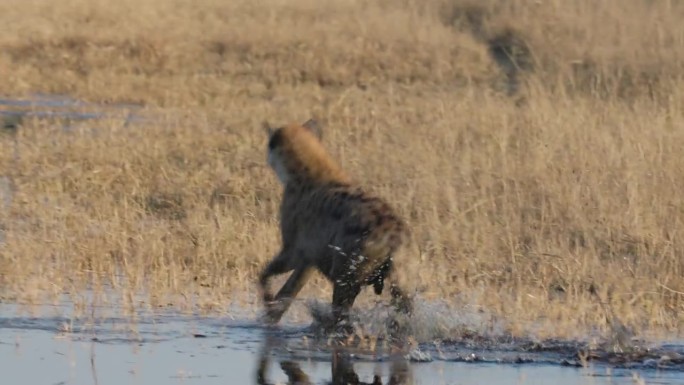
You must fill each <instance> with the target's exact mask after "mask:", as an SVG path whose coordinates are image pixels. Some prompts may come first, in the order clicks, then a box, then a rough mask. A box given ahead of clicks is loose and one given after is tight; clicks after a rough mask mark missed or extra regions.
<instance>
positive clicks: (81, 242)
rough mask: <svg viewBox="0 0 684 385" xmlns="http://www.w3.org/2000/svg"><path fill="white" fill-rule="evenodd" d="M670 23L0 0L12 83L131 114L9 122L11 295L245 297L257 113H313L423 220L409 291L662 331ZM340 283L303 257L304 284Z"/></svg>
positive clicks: (441, 9) (674, 47) (671, 183)
mask: <svg viewBox="0 0 684 385" xmlns="http://www.w3.org/2000/svg"><path fill="white" fill-rule="evenodd" d="M683 19H684V3H680V2H676V1H666V0H662V1H647V0H608V1H601V2H597V1H592V0H572V1H556V0H544V1H531V0H511V1H504V0H484V1H465V0H464V1H461V0H425V1H410V0H395V1H391V0H372V1H371V0H327V1H316V0H291V1H284V0H264V1H259V2H255V1H248V0H234V1H219V0H199V1H192V2H191V1H180V0H165V1H163V0H136V1H132V0H121V1H118V2H112V1H104V0H64V1H60V2H55V1H49V0H25V1H22V2H16V1H9V0H0V25H2V30H3V33H2V34H0V95H2V96H3V98H8V99H18V100H19V99H28V98H31V97H32V96H33V95H36V94H59V95H68V96H69V97H72V98H75V99H78V100H82V101H87V102H90V103H97V104H98V105H101V106H103V107H102V108H104V109H106V108H110V107H111V108H114V107H116V108H118V109H119V110H120V109H127V110H130V111H133V112H134V113H135V114H136V116H139V117H140V118H139V119H138V120H137V121H136V123H135V124H129V123H130V122H129V119H128V118H127V115H125V114H122V115H121V116H116V115H112V116H109V117H108V118H107V119H103V120H100V121H98V122H97V124H96V126H97V127H96V128H95V127H94V124H93V122H92V121H88V122H85V121H84V122H72V123H70V129H69V130H65V129H63V127H64V124H63V122H60V121H55V120H54V119H52V120H50V119H38V118H30V117H26V118H23V119H14V118H12V119H10V118H5V119H6V121H5V122H4V123H3V125H2V131H0V176H2V179H0V182H2V183H0V187H2V191H4V197H3V199H0V231H1V232H2V235H3V242H2V243H0V301H4V302H18V303H21V304H24V305H27V308H30V305H39V304H45V303H52V302H56V301H61V300H62V299H63V298H64V297H66V298H69V299H70V300H71V301H73V303H74V304H75V305H76V310H77V311H80V312H83V313H87V311H88V310H87V309H88V308H89V307H90V306H95V305H107V304H111V303H117V304H122V305H123V306H124V308H125V309H127V310H129V311H130V312H131V314H133V312H134V311H135V310H136V309H139V308H149V309H156V308H172V309H177V310H180V311H188V312H196V311H201V312H203V313H206V314H230V311H231V310H230V309H231V306H232V305H236V306H239V307H241V308H243V309H250V310H251V311H253V313H254V314H258V313H259V312H260V306H261V305H260V302H259V301H258V296H257V295H256V290H257V286H256V277H257V274H258V273H259V270H260V269H261V268H262V267H263V266H264V264H265V263H267V261H269V260H270V259H271V258H272V257H273V255H274V254H275V253H277V252H278V250H279V247H280V238H279V232H278V205H279V199H280V194H281V186H280V185H279V183H278V181H277V178H276V177H275V175H274V174H273V172H272V171H271V170H270V169H269V168H268V166H267V164H266V140H267V138H266V134H265V133H264V132H263V130H262V129H261V122H262V121H264V120H267V121H269V122H270V123H271V124H274V125H282V124H286V123H290V122H304V121H305V120H307V119H308V118H310V117H316V118H318V119H319V121H321V123H322V125H323V128H324V136H323V140H324V144H325V145H326V147H327V148H328V149H329V150H330V151H331V153H332V154H333V155H334V156H335V158H336V159H338V160H339V162H340V163H341V164H342V166H343V167H344V168H345V169H347V170H348V171H349V172H350V174H351V175H352V176H353V177H354V178H355V179H356V180H357V181H359V182H361V183H363V184H364V185H365V186H368V187H369V188H370V189H371V190H372V191H374V192H376V193H378V194H380V195H382V196H383V197H385V198H386V199H387V200H388V201H390V202H391V203H392V204H393V205H395V206H396V208H397V210H398V211H399V212H400V213H401V214H402V215H403V216H404V217H405V219H406V221H407V222H408V223H409V224H410V226H411V227H412V229H413V233H414V237H415V240H416V245H417V251H416V255H415V260H413V261H412V262H413V263H412V264H411V265H410V269H409V274H410V275H411V277H412V278H413V281H414V283H415V284H414V285H413V286H414V287H415V292H416V294H417V296H418V298H419V299H420V301H421V302H423V303H439V304H442V305H441V306H446V307H448V308H449V309H450V312H451V314H454V315H455V316H456V315H463V314H473V315H477V316H478V317H481V319H483V320H484V321H483V322H484V323H483V326H482V327H483V329H486V328H487V327H488V326H487V325H497V327H498V328H500V331H501V332H503V333H506V334H510V335H514V336H528V335H535V336H540V337H557V338H575V337H578V336H582V335H586V333H589V332H595V331H598V332H600V333H602V334H603V335H606V336H609V335H611V333H614V332H615V331H616V330H623V329H624V330H629V331H630V333H631V334H633V335H636V336H676V335H678V334H679V330H682V329H683V328H684V238H683V236H684V157H683V156H682V151H683V150H684V113H683V111H684V110H683V107H684V91H683V90H684V77H683V75H682V74H684V24H683V23H681V20H683ZM122 105H123V106H124V107H121V106H122ZM117 106H118V107H117ZM10 196H11V197H10ZM284 278H285V277H282V278H281V279H279V280H277V281H276V282H275V283H274V284H275V286H276V287H277V286H278V285H279V284H280V283H282V282H283V281H284ZM86 290H88V292H89V293H92V295H87V296H86V295H84V294H83V293H84V292H85V291H86ZM330 295H331V286H330V284H329V283H328V282H326V281H325V280H324V279H323V278H322V276H320V275H317V276H316V277H315V279H313V280H311V281H310V282H309V284H308V285H307V286H306V287H305V289H304V290H303V291H302V292H301V293H300V296H299V298H301V299H302V301H304V300H306V299H311V298H317V299H319V300H322V301H329V298H330ZM387 299H388V295H387V294H384V295H383V300H387ZM377 300H378V298H377V297H376V296H375V295H374V294H373V293H372V290H371V289H370V288H367V289H364V291H362V293H361V295H360V296H359V298H358V301H357V304H358V306H360V307H362V308H363V307H364V306H365V307H368V306H372V303H374V302H375V301H377ZM300 310H301V309H300ZM306 316H307V314H306V312H305V311H300V312H299V313H298V312H297V311H294V310H293V313H292V314H290V315H289V318H290V319H305V317H306ZM425 316H426V315H423V317H425ZM286 318H287V317H286ZM433 326H434V327H435V328H437V329H439V328H443V329H444V330H443V334H444V335H448V334H449V333H452V330H447V329H446V328H451V327H454V326H453V323H448V325H447V323H445V324H444V325H441V324H440V323H439V322H436V323H434V325H433Z"/></svg>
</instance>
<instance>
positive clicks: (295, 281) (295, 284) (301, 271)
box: [266, 263, 312, 324]
mask: <svg viewBox="0 0 684 385" xmlns="http://www.w3.org/2000/svg"><path fill="white" fill-rule="evenodd" d="M311 271H312V268H311V266H307V265H306V264H305V263H301V264H300V265H299V266H298V267H296V268H295V269H294V272H292V275H290V278H288V279H287V281H286V282H285V284H284V285H283V287H282V288H280V291H278V294H276V297H275V301H273V302H272V303H271V304H270V305H269V306H268V307H267V314H266V320H267V322H268V323H270V324H275V323H278V321H280V318H281V317H282V316H283V314H284V313H285V311H287V309H288V308H289V307H290V305H291V304H292V301H293V300H294V299H295V297H296V296H297V294H299V292H300V291H301V290H302V288H303V287H304V284H305V283H306V281H307V280H308V279H309V276H310V275H311Z"/></svg>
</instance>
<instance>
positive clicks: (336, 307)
mask: <svg viewBox="0 0 684 385" xmlns="http://www.w3.org/2000/svg"><path fill="white" fill-rule="evenodd" d="M360 292H361V285H360V284H358V283H356V282H353V281H346V280H339V281H336V282H335V283H334V286H333V300H332V307H333V309H332V310H333V323H334V324H335V325H336V326H337V325H340V324H341V323H343V322H345V321H348V320H349V311H350V310H351V307H352V305H354V301H355V300H356V297H357V296H358V295H359V293H360Z"/></svg>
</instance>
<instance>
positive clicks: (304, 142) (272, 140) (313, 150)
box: [264, 119, 349, 185]
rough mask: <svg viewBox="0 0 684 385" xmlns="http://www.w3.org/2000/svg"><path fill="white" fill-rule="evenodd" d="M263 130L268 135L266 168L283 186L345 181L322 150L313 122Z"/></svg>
mask: <svg viewBox="0 0 684 385" xmlns="http://www.w3.org/2000/svg"><path fill="white" fill-rule="evenodd" d="M264 128H265V129H266V131H267V133H268V165H269V166H270V167H271V168H272V169H273V171H275V173H276V175H277V176H278V179H279V180H280V182H281V183H282V184H283V185H287V184H288V183H291V182H294V181H297V182H299V183H302V182H309V183H311V182H314V183H316V182H321V183H323V182H333V181H334V182H342V183H347V182H348V181H349V178H348V176H347V175H346V173H345V172H344V171H343V170H342V169H341V168H340V166H339V165H338V164H337V163H336V162H335V161H334V160H333V159H332V158H331V157H330V155H328V153H327V151H326V150H325V148H324V147H323V144H322V143H321V136H322V135H321V129H320V126H319V125H318V123H317V122H316V121H315V120H313V119H310V120H308V121H306V122H305V123H303V124H290V125H288V126H285V127H278V128H273V127H271V126H270V125H269V124H268V123H266V122H265V123H264Z"/></svg>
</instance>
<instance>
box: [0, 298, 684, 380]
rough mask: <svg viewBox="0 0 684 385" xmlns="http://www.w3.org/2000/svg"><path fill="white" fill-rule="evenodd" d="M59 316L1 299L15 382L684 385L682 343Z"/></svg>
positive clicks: (1, 345)
mask: <svg viewBox="0 0 684 385" xmlns="http://www.w3.org/2000/svg"><path fill="white" fill-rule="evenodd" d="M110 310H111V309H110ZM51 313H52V314H68V313H69V306H68V305H64V306H62V307H54V306H47V307H43V308H42V311H40V312H38V313H34V315H30V316H29V315H26V314H25V313H24V312H22V311H21V310H20V308H19V307H18V306H16V305H13V304H7V303H6V304H0V314H1V315H2V316H0V372H1V373H2V379H3V380H2V383H3V384H17V385H18V384H50V385H55V384H60V385H61V384H65V385H66V384H122V383H126V384H161V383H164V384H285V383H298V384H327V383H331V382H332V383H345V384H346V383H350V384H353V383H359V384H362V383H366V384H388V383H392V384H546V383H549V382H550V381H552V382H553V383H554V384H556V385H566V384H567V385H569V384H638V383H647V384H684V345H676V344H671V345H661V346H658V347H651V348H650V349H645V348H643V349H641V350H635V351H633V352H631V353H620V354H618V353H608V351H607V350H605V349H604V350H601V349H595V350H588V347H587V346H583V345H582V344H579V343H573V342H563V341H549V342H545V343H532V342H530V341H524V340H512V339H507V338H504V337H499V338H487V337H483V336H479V337H474V336H470V337H463V336H460V337H458V338H457V339H454V340H453V341H441V343H440V344H436V343H434V342H432V343H420V344H418V345H417V346H414V347H412V348H409V349H408V350H404V351H398V352H394V353H393V352H390V351H389V349H385V348H381V347H379V346H380V344H378V345H376V348H375V349H374V350H370V349H368V348H363V349H360V348H354V349H350V348H343V347H335V345H334V344H328V341H326V340H322V339H317V338H316V335H315V334H314V333H312V332H311V329H310V328H309V326H307V325H303V324H301V325H292V324H290V325H285V326H283V327H280V328H278V329H275V330H268V329H265V328H263V327H261V326H260V324H259V323H258V322H257V320H256V319H250V318H248V317H245V318H244V319H240V318H238V319H234V318H224V317H201V316H189V315H178V314H174V313H158V314H155V315H142V314H141V315H139V316H137V319H136V320H135V321H133V320H132V319H131V318H117V317H99V316H97V317H93V316H92V315H91V316H90V317H85V318H72V317H66V316H63V315H50V314H51ZM115 313H116V312H115ZM252 318H253V317H252ZM583 360H584V363H583ZM288 378H289V380H290V381H291V382H288ZM343 381H347V382H343ZM642 381H643V382H642Z"/></svg>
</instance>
